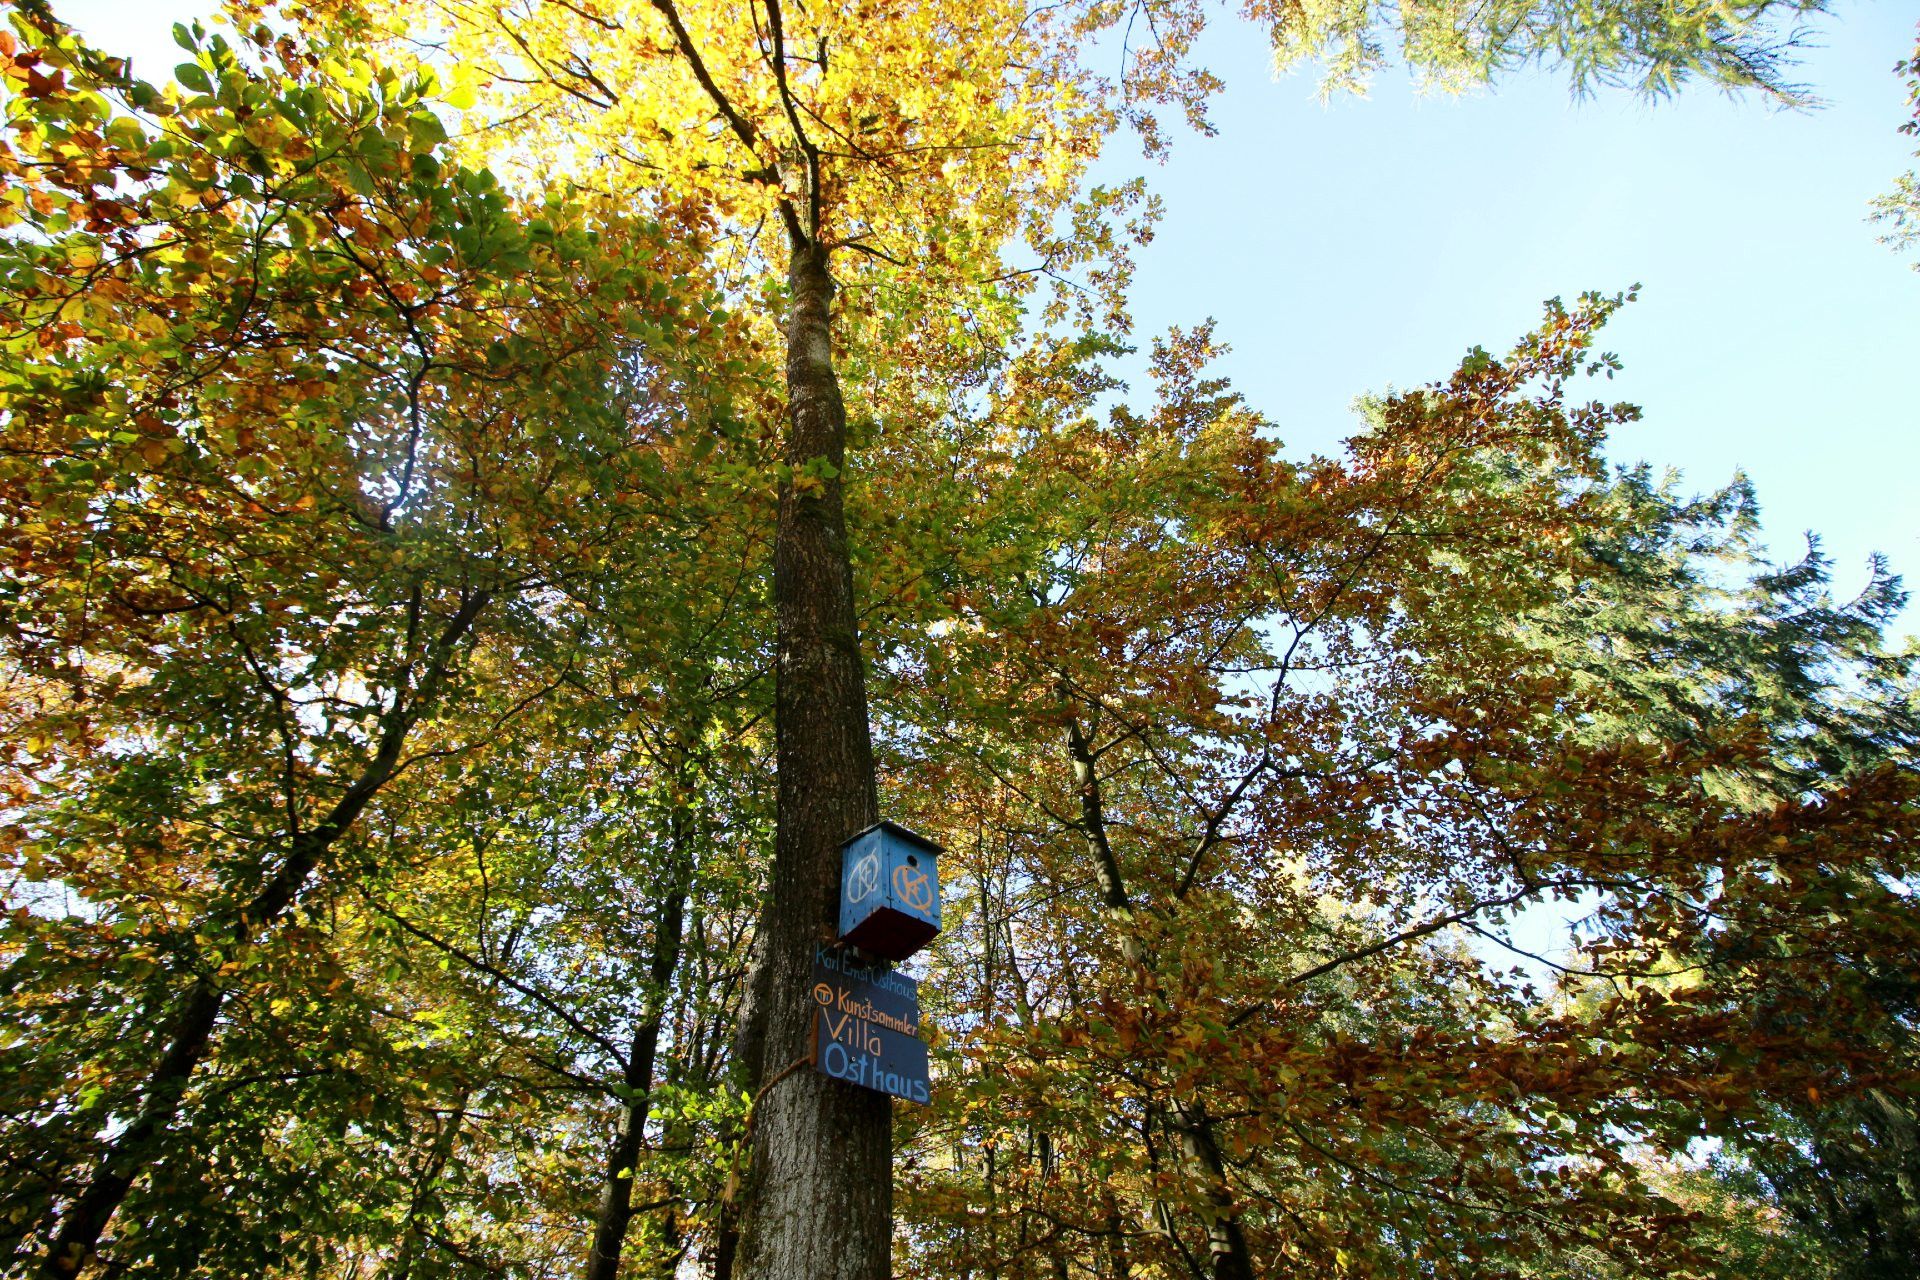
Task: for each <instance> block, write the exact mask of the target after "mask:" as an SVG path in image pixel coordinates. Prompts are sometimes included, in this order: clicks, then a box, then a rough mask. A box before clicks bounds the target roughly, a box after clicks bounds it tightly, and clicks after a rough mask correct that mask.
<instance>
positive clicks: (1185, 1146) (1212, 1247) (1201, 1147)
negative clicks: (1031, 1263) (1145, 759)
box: [1063, 695, 1254, 1280]
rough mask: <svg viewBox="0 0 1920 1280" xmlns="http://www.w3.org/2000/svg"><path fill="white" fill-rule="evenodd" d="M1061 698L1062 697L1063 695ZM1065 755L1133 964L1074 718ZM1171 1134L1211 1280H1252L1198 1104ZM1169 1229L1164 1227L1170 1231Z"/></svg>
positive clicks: (1209, 1128) (1096, 781)
mask: <svg viewBox="0 0 1920 1280" xmlns="http://www.w3.org/2000/svg"><path fill="white" fill-rule="evenodd" d="M1063 696H1064V695H1063ZM1067 755H1068V758H1069V759H1070V760H1071V761H1072V763H1073V780H1074V785H1075V789H1076V790H1078V792H1079V793H1080V827H1081V834H1082V836H1083V837H1084V838H1085V840H1086V842H1087V853H1088V854H1089V856H1091V857H1092V859H1093V863H1094V871H1095V873H1096V875H1097V876H1098V878H1099V881H1100V891H1101V898H1102V899H1103V901H1104V902H1105V904H1106V907H1107V912H1108V914H1109V916H1111V917H1112V918H1113V920H1114V922H1115V924H1116V925H1117V927H1118V928H1119V929H1120V931H1121V932H1120V950H1121V954H1122V955H1124V956H1126V958H1127V959H1128V960H1131V961H1133V962H1134V963H1135V964H1138V963H1140V961H1141V960H1142V958H1143V956H1142V952H1141V948H1140V940H1139V937H1138V936H1137V935H1136V934H1135V933H1134V931H1133V929H1132V914H1133V899H1132V896H1131V895H1130V894H1129V893H1128V892H1127V884H1126V879H1125V877H1124V876H1123V875H1122V873H1121V868H1120V860H1119V858H1118V857H1116V856H1115V855H1114V852H1113V846H1112V844H1111V843H1110V842H1109V840H1108V839H1107V815H1106V805H1105V802H1104V800H1103V799H1102V797H1101V794H1100V773H1099V765H1100V761H1099V757H1098V756H1097V755H1096V754H1095V752H1094V750H1093V747H1092V744H1091V743H1089V742H1088V740H1087V736H1086V733H1085V731H1084V730H1082V728H1081V727H1080V719H1079V717H1078V716H1077V715H1074V714H1071V713H1069V715H1068V717H1067ZM1171 1120H1172V1122H1173V1129H1174V1132H1175V1133H1176V1134H1177V1135H1178V1136H1179V1139H1180V1144H1181V1149H1182V1155H1183V1156H1184V1157H1185V1161H1186V1165H1187V1169H1188V1171H1189V1173H1190V1175H1191V1176H1192V1177H1193V1178H1194V1179H1195V1180H1196V1181H1198V1182H1199V1183H1200V1185H1201V1187H1202V1188H1203V1193H1204V1195H1205V1197H1206V1203H1207V1208H1206V1211H1205V1213H1204V1217H1205V1220H1206V1225H1207V1249H1208V1252H1209V1254H1210V1256H1211V1260H1212V1261H1211V1267H1212V1272H1213V1280H1254V1270H1253V1255H1252V1252H1251V1251H1250V1250H1249V1249H1248V1247H1247V1237H1246V1232H1245V1231H1244V1230H1243V1229H1242V1228H1241V1226H1240V1217H1239V1214H1238V1212H1237V1211H1236V1210H1235V1209H1234V1206H1233V1192H1232V1189H1231V1188H1230V1187H1229V1186H1228V1185H1227V1172H1226V1163H1225V1161H1224V1160H1223V1159H1222V1158H1221V1155H1220V1144H1219V1142H1218V1141H1217V1140H1216V1139H1215V1137H1214V1132H1213V1120H1212V1117H1210V1116H1208V1115H1207V1110H1206V1107H1205V1105H1204V1104H1202V1103H1201V1102H1200V1101H1199V1100H1198V1099H1192V1098H1190V1099H1182V1100H1179V1101H1176V1102H1175V1103H1174V1105H1173V1109H1172V1112H1171ZM1171 1227H1172V1223H1171V1221H1169V1222H1168V1228H1169V1230H1171Z"/></svg>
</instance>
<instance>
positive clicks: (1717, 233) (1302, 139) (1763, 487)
mask: <svg viewBox="0 0 1920 1280" xmlns="http://www.w3.org/2000/svg"><path fill="white" fill-rule="evenodd" d="M1916 16H1920V15H1916V12H1915V10H1914V8H1913V7H1912V6H1910V5H1905V4H1878V5H1874V4H1865V3H1847V2H1846V0H1842V3H1841V4H1840V5H1839V12H1838V14H1836V15H1835V16H1834V17H1833V18H1831V19H1828V20H1827V21H1825V22H1823V23H1822V24H1820V25H1819V26H1818V27H1817V28H1816V37H1817V39H1818V41H1819V43H1820V44H1821V45H1823V46H1824V47H1822V48H1817V49H1812V50H1809V51H1808V54H1807V56H1806V60H1805V64H1804V68H1803V71H1802V74H1801V75H1800V76H1799V77H1798V78H1799V79H1800V80H1801V81H1803V82H1805V83H1808V84H1810V85H1811V86H1813V87H1814V88H1815V90H1816V91H1817V92H1818V93H1819V94H1820V96H1821V97H1823V98H1824V99H1826V100H1827V103H1828V105H1827V106H1826V107H1824V108H1823V109H1821V110H1818V111H1814V112H1809V113H1782V112H1779V111H1777V110H1772V109H1769V108H1768V107H1766V106H1765V105H1763V104H1762V103H1760V102H1758V101H1755V100H1750V99H1749V100H1731V99H1728V98H1726V97H1723V96H1720V95H1718V94H1715V93H1712V92H1711V91H1706V90H1701V91H1696V92H1694V93H1691V94H1689V93H1682V94H1681V95H1680V96H1679V97H1678V98H1676V99H1673V100H1671V101H1669V102H1667V103H1664V104H1657V105H1646V104H1643V103H1640V102H1637V101H1635V100H1633V99H1631V98H1628V97H1625V96H1622V95H1604V96H1600V97H1596V98H1594V99H1590V100H1588V101H1586V102H1582V103H1577V104H1576V103H1572V102H1570V100H1569V97H1568V94H1567V92H1566V89H1565V87H1564V83H1563V82H1560V81H1556V80H1555V79H1553V78H1552V77H1551V76H1550V75H1548V74H1546V73H1542V74H1540V75H1537V76H1530V77H1527V78H1523V79H1519V80H1513V81H1509V82H1507V83H1506V84H1504V85H1502V86H1500V87H1498V88H1497V89H1496V90H1494V91H1492V92H1489V93H1483V94H1480V95H1477V96H1474V97H1470V98H1465V99H1446V98H1435V97H1425V98H1422V97H1417V96H1415V95H1414V94H1413V93H1412V92H1411V91H1410V89H1409V86H1408V83H1407V81H1406V79H1405V77H1403V76H1394V75H1386V76H1382V77H1381V78H1380V79H1379V81H1378V82H1377V84H1376V85H1375V87H1374V90H1373V93H1372V96H1371V97H1370V98H1368V99H1365V100H1355V99H1352V98H1345V99H1337V100H1335V101H1333V102H1331V103H1328V104H1324V105H1323V104H1322V103H1321V102H1320V101H1318V100H1317V97H1316V94H1315V89H1316V83H1315V80H1314V78H1313V77H1312V75H1311V74H1301V75H1295V76H1289V77H1288V78H1286V79H1284V80H1281V81H1279V82H1277V83H1276V82H1275V81H1274V79H1273V77H1272V74H1271V72H1270V70H1269V64H1268V60H1267V55H1266V51H1265V49H1264V48H1263V47H1262V42H1261V39H1260V37H1259V35H1258V34H1257V33H1256V32H1254V31H1252V30H1250V29H1248V28H1246V27H1235V26H1232V25H1228V24H1222V25H1221V26H1220V27H1218V28H1216V30H1215V33H1214V34H1213V36H1212V37H1211V38H1210V41H1209V43H1208V44H1207V45H1206V47H1205V48H1204V50H1203V56H1204V59H1205V61H1206V62H1207V64H1208V65H1209V66H1211V67H1212V68H1213V69H1214V70H1215V71H1216V72H1217V73H1219V74H1220V75H1221V76H1222V77H1223V78H1224V79H1225V80H1226V81H1227V86H1228V87H1227V91H1226V94H1225V96H1224V98H1223V99H1222V100H1221V101H1220V103H1219V105H1218V107H1217V109H1216V111H1215V112H1214V120H1215V123H1216V125H1217V126H1218V127H1219V134H1218V136H1217V137H1214V138H1211V139H1209V138H1201V137H1196V136H1190V137H1186V138H1183V139H1181V141H1180V142H1179V143H1178V144H1177V145H1176V147H1175V149H1174V156H1173V159H1172V160H1171V162H1169V163H1168V164H1167V165H1165V166H1164V167H1161V168H1158V169H1157V170H1155V169H1148V170H1147V172H1149V173H1150V175H1151V177H1152V179H1153V181H1154V185H1155V187H1156V188H1157V190H1158V191H1159V192H1160V194H1161V195H1162V197H1163V199H1164V200H1165V202H1166V209H1167V217H1166V220H1165V222H1164V223H1163V225H1162V226H1161V228H1160V230H1159V233H1158V235H1157V237H1156V239H1155V241H1154V243H1153V244H1151V245H1150V246H1148V247H1147V249H1146V250H1145V251H1144V253H1143V255H1142V258H1141V271H1140V276H1139V281H1138V290H1137V293H1136V298H1137V306H1136V312H1137V315H1138V317H1139V321H1140V325H1141V335H1142V337H1144V336H1145V335H1146V334H1147V333H1148V332H1150V331H1152V330H1154V329H1158V328H1164V327H1165V326H1167V325H1168V324H1189V323H1192V322H1195V321H1198V320H1201V319H1204V318H1205V317H1207V316H1213V317H1214V318H1216V319H1217V321H1218V322H1219V328H1218V331H1217V332H1218V335H1219V336H1220V337H1222V338H1224V339H1225V340H1226V341H1228V342H1229V343H1231V344H1232V346H1233V347H1234V352H1233V354H1232V356H1231V357H1230V358H1229V359H1228V361H1227V363H1226V366H1225V371H1226V372H1227V373H1228V374H1229V376H1231V377H1232V379H1233V381H1234V383H1235V384H1236V385H1237V386H1238V387H1239V388H1240V389H1241V390H1242V391H1243V392H1244V393H1245V394H1246V395H1247V396H1248V398H1249V399H1250V400H1251V401H1252V403H1253V404H1254V405H1255V406H1256V407H1258V408H1259V409H1261V410H1262V411H1263V412H1265V413H1266V414H1267V415H1268V416H1269V417H1271V418H1273V419H1274V420H1275V421H1277V422H1278V423H1279V425H1280V429H1281V432H1282V435H1283V436H1284V437H1285V439H1286V440H1287V441H1288V443H1289V445H1290V446H1292V447H1293V448H1294V449H1295V450H1297V451H1302V452H1304V451H1306V450H1310V449H1331V448H1332V447H1333V446H1334V445H1335V443H1336V442H1337V440H1338V439H1339V438H1340V437H1341V436H1342V435H1344V434H1345V433H1346V432H1347V431H1348V430H1349V429H1350V425H1351V422H1352V419H1351V417H1350V416H1349V414H1348V412H1347V407H1348V406H1349V405H1350V404H1351V402H1352V400H1353V397H1354V396H1355V395H1356V394H1358V393H1360V392H1363V391H1370V390H1383V389H1385V388H1386V387H1387V386H1388V385H1389V384H1394V385H1398V386H1409V385H1416V384H1418V383H1421V382H1424V381H1427V380H1429V379H1431V378H1434V377H1438V376H1443V375H1444V374H1446V373H1447V372H1449V371H1450V370H1451V368H1452V362H1453V361H1454V360H1455V359H1457V357H1458V356H1459V354H1460V353H1461V352H1462V351H1464V350H1465V348H1466V347H1468V346H1469V345H1471V344H1473V343H1476V342H1478V343H1481V344H1483V345H1485V346H1486V347H1488V348H1489V349H1491V350H1500V349H1502V348H1503V347H1504V346H1505V345H1507V343H1508V342H1509V341H1510V340H1511V339H1512V338H1514V337H1517V336H1518V335H1519V334H1520V333H1521V332H1523V331H1524V330H1525V329H1526V328H1527V327H1528V326H1529V325H1530V324H1531V323H1532V322H1533V321H1534V320H1535V319H1536V318H1537V317H1538V315H1539V313H1540V308H1539V304H1540V302H1541V300H1543V299H1545V298H1548V297H1552V296H1555V295H1563V296H1566V297H1568V298H1571V297H1572V296H1574V295H1576V294H1578V293H1579V292H1581V291H1582V290H1585V289H1599V290H1603V291H1609V292H1611V291H1614V290H1618V289H1623V288H1625V287H1627V286H1629V285H1631V284H1633V283H1634V282H1636V281H1638V282H1640V283H1641V284H1642V285H1643V289H1642V292H1641V297H1640V301H1639V302H1638V303H1636V304H1635V305H1633V306H1632V307H1630V308H1628V309H1627V310H1626V311H1625V312H1623V313H1622V314H1621V315H1620V316H1619V317H1618V319H1616V321H1615V322H1614V323H1613V324H1612V325H1610V326H1609V329H1608V336H1607V339H1606V344H1605V345H1606V346H1607V347H1608V348H1609V349H1611V350H1613V351H1616V352H1618V353H1619V354H1620V356H1621V357H1622V358H1623V359H1624V360H1625V362H1626V369H1625V372H1624V373H1623V374H1622V375H1621V376H1620V377H1619V378H1618V379H1616V380H1615V383H1614V384H1613V385H1614V387H1615V388H1616V391H1615V392H1614V393H1612V394H1608V395H1607V396H1606V398H1608V399H1615V398H1617V399H1625V400H1631V401H1633V402H1635V403H1638V404H1640V405H1642V406H1643V407H1644V408H1645V410H1646V418H1645V420H1644V421H1643V422H1642V423H1640V424H1639V425H1637V426H1636V427H1633V428H1630V429H1629V430H1628V431H1627V432H1626V433H1624V434H1623V435H1622V436H1621V437H1620V438H1618V439H1616V441H1615V443H1614V446H1613V449H1612V453H1613V456H1614V457H1615V458H1616V459H1618V460H1621V461H1627V460H1632V459H1640V458H1645V459H1648V460H1651V461H1653V462H1655V463H1656V464H1659V465H1661V466H1667V465H1672V466H1676V467H1679V468H1681V469H1682V470H1683V471H1684V472H1685V473H1686V476H1687V479H1688V480H1689V482H1691V483H1693V484H1695V485H1697V486H1699V487H1705V486H1708V485H1713V484H1718V483H1720V482H1723V481H1724V480H1726V479H1727V478H1728V477H1729V476H1730V475H1731V474H1732V473H1733V471H1734V469H1735V468H1736V467H1745V468H1746V469H1747V471H1748V472H1749V473H1750V474H1751V475H1752V476H1753V478H1754V481H1755V483H1756V485H1757V487H1758V489H1759V492H1760V498H1761V502H1762V504H1763V510H1764V513H1765V516H1766V524H1767V529H1768V531H1769V540H1770V543H1771V545H1772V547H1773V549H1774V552H1775V554H1776V555H1780V556H1785V555H1792V554H1797V553H1798V549H1799V543H1798V535H1799V533H1800V532H1801V531H1802V530H1807V529H1814V530H1818V531H1820V532H1821V533H1822V534H1823V536H1824V539H1825V545H1826V548H1827V550H1828V551H1829V552H1830V553H1831V554H1832V555H1833V556H1834V557H1835V559H1836V561H1837V566H1836V569H1837V572H1836V577H1837V580H1838V585H1839V586H1841V587H1842V588H1843V589H1847V590H1851V589H1854V588H1856V587H1857V586H1858V585H1859V583H1860V582H1861V581H1862V580H1863V577H1864V562H1865V558H1866V556H1867V555H1868V553H1869V552H1871V551H1873V550H1882V551H1885V552H1887V553H1888V554H1889V555H1891V556H1892V557H1893V560H1894V562H1895V567H1896V568H1897V569H1904V570H1906V571H1907V573H1908V576H1909V577H1910V578H1911V579H1913V580H1915V582H1916V584H1920V518H1916V508H1920V478H1917V477H1920V273H1916V272H1914V271H1913V270H1911V269H1910V268H1909V266H1908V265H1907V263H1906V262H1905V261H1903V260H1902V259H1900V258H1898V257H1896V256H1895V255H1894V254H1893V253H1892V252H1890V251H1889V250H1888V249H1887V248H1886V247H1885V246H1884V245H1882V244H1881V243H1879V240H1878V234H1879V232H1878V229H1877V228H1876V227H1874V226H1872V225H1869V224H1868V223H1867V222H1866V220H1865V219H1866V215H1867V213H1868V209H1867V202H1868V201H1869V200H1870V199H1871V198H1872V197H1873V196H1874V195H1876V194H1878V193H1880V192H1882V191H1884V190H1886V189H1887V188H1888V187H1889V186H1890V184H1891V183H1892V180H1893V178H1894V176H1895V175H1896V174H1898V173H1900V172H1903V171H1905V170H1906V169H1908V168H1911V167H1912V166H1913V163H1914V161H1913V150H1914V146H1915V142H1914V140H1913V139H1911V138H1908V137H1904V136H1902V135H1900V134H1899V133H1897V132H1896V130H1897V127H1898V126H1899V124H1900V123H1901V121H1902V120H1903V119H1905V118H1906V114H1907V108H1906V106H1905V96H1906V90H1905V82H1904V80H1903V79H1902V78H1901V77H1897V76H1895V75H1894V74H1892V67H1893V65H1894V63H1895V62H1896V61H1897V60H1899V59H1900V58H1902V57H1904V56H1906V55H1907V54H1908V53H1909V52H1910V51H1911V50H1912V48H1913V45H1914V37H1915V20H1916ZM1106 169H1107V171H1109V172H1111V173H1113V174H1116V175H1118V174H1120V173H1122V172H1134V171H1139V169H1140V163H1139V161H1138V160H1137V159H1134V158H1131V157H1120V156H1113V157H1110V158H1109V159H1108V161H1107V162H1106ZM1907 616H1908V619H1909V620H1910V622H1911V620H1913V619H1915V618H1916V617H1920V610H1915V609H1913V608H1910V609H1909V611H1908V615H1907Z"/></svg>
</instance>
